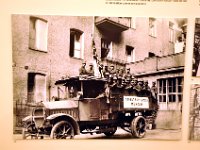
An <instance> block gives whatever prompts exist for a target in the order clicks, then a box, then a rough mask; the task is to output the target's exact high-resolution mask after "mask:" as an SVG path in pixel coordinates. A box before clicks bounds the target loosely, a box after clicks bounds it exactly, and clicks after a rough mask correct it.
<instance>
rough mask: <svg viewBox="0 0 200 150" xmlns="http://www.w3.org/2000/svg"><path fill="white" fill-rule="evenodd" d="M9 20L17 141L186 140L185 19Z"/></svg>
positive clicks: (14, 17)
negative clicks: (184, 89)
mask: <svg viewBox="0 0 200 150" xmlns="http://www.w3.org/2000/svg"><path fill="white" fill-rule="evenodd" d="M11 20H12V24H11V25H12V74H13V137H14V139H15V140H31V139H34V140H35V139H39V140H46V139H52V140H53V139H73V140H74V139H75V140H76V139H133V140H134V139H137V140H138V139H148V140H149V139H150V140H181V134H182V132H181V131H182V129H181V127H182V107H183V106H182V102H183V81H184V68H185V47H186V38H187V19H185V18H156V17H151V16H150V17H130V16H129V17H113V16H112V17H107V16H64V15H63V16H58V15H34V14H31V15H27V14H12V16H11ZM199 21H200V20H199ZM196 63H197V59H195V65H196ZM198 63H199V61H198ZM196 68H198V67H196ZM195 72H198V71H195ZM193 125H194V124H193ZM193 129H195V128H193ZM193 136H195V135H193Z"/></svg>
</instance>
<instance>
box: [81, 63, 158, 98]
mask: <svg viewBox="0 0 200 150" xmlns="http://www.w3.org/2000/svg"><path fill="white" fill-rule="evenodd" d="M101 67H103V71H102V75H101V77H103V78H105V79H107V81H108V84H109V87H110V88H111V89H112V88H117V89H122V88H123V89H125V90H136V91H138V92H140V91H142V90H146V91H149V92H151V93H152V96H153V97H154V98H155V99H156V98H157V87H156V82H152V87H151V88H150V86H149V83H148V80H142V79H140V80H138V79H137V78H135V77H134V76H133V75H132V74H131V73H130V68H127V69H126V72H124V68H120V69H119V68H117V69H115V67H114V65H110V66H108V65H105V66H103V65H102V66H101ZM79 75H88V76H94V67H93V64H89V68H88V69H86V62H83V63H82V66H81V67H80V69H79Z"/></svg>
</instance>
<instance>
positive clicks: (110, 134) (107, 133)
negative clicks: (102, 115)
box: [104, 127, 117, 136]
mask: <svg viewBox="0 0 200 150" xmlns="http://www.w3.org/2000/svg"><path fill="white" fill-rule="evenodd" d="M116 131H117V127H113V128H112V131H108V132H104V134H105V135H106V136H112V135H114V134H115V132H116Z"/></svg>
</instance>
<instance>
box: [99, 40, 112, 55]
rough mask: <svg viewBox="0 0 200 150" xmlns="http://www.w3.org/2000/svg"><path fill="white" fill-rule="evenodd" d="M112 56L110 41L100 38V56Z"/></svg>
mask: <svg viewBox="0 0 200 150" xmlns="http://www.w3.org/2000/svg"><path fill="white" fill-rule="evenodd" d="M106 57H108V58H112V42H111V41H109V40H106V39H101V58H102V59H104V58H106Z"/></svg>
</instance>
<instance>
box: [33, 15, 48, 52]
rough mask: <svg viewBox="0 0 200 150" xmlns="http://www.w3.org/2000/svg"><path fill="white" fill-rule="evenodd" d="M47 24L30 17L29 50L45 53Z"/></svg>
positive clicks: (44, 21)
mask: <svg viewBox="0 0 200 150" xmlns="http://www.w3.org/2000/svg"><path fill="white" fill-rule="evenodd" d="M47 35H48V23H47V21H46V20H43V19H40V18H36V17H30V29H29V48H30V49H34V50H40V51H44V52H46V51H47V43H48V42H47V41H48V39H47V37H48V36H47Z"/></svg>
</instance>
